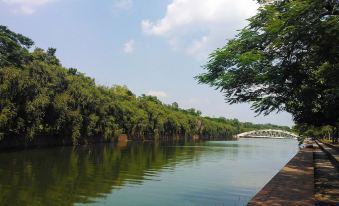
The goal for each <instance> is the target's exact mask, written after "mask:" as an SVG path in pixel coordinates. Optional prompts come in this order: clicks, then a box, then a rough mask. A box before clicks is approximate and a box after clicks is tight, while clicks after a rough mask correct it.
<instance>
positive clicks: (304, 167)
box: [247, 141, 339, 206]
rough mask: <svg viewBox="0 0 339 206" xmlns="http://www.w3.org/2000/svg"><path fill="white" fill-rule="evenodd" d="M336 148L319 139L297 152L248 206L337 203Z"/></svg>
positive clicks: (323, 205) (338, 196)
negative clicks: (309, 146)
mask: <svg viewBox="0 0 339 206" xmlns="http://www.w3.org/2000/svg"><path fill="white" fill-rule="evenodd" d="M337 157H338V151H337V150H334V149H333V148H331V147H328V146H327V145H324V144H323V143H321V142H317V141H316V144H315V143H314V144H313V146H312V147H311V148H303V149H301V150H300V151H299V152H298V154H296V155H295V156H294V157H293V158H292V159H291V160H290V161H289V162H288V163H287V164H286V165H285V166H284V167H283V168H282V169H281V170H280V171H279V172H278V173H277V174H276V175H275V176H274V177H273V178H272V179H271V180H270V182H268V183H267V184H266V185H265V186H264V187H263V189H262V190H261V191H260V192H258V193H257V194H256V195H255V196H254V197H253V198H252V199H251V201H250V202H249V203H248V204H247V206H272V205H277V206H280V205H286V206H287V205H297V206H314V205H317V206H332V205H338V204H339V178H338V177H339V172H338V168H337V166H338V164H337V162H336V159H337Z"/></svg>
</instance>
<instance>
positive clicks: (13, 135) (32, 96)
mask: <svg viewBox="0 0 339 206" xmlns="http://www.w3.org/2000/svg"><path fill="white" fill-rule="evenodd" d="M33 45H34V42H33V41H32V40H31V39H29V38H27V37H25V36H23V35H21V34H17V33H15V32H13V31H11V30H9V29H8V28H7V27H6V26H0V148H1V147H18V146H20V147H27V146H39V145H79V144H88V143H92V142H109V141H116V140H117V138H118V136H119V135H121V134H126V135H127V136H128V137H129V139H133V140H154V139H160V140H164V139H183V138H193V137H194V136H198V137H200V138H202V139H230V138H232V137H233V135H235V134H237V133H240V132H243V131H248V130H252V129H262V128H276V129H283V130H289V128H288V127H285V126H276V125H271V124H266V125H261V124H252V123H241V122H239V121H238V120H236V119H225V118H210V117H202V116H201V112H200V111H197V110H195V109H181V108H179V106H178V104H177V103H173V104H171V105H166V104H163V103H162V102H161V101H160V100H158V99H157V98H156V97H154V96H146V95H141V96H136V95H135V94H133V93H132V92H131V91H130V90H129V89H128V88H127V87H126V86H113V87H107V86H101V85H96V83H95V81H94V79H93V78H90V77H88V76H86V75H85V74H83V73H81V72H79V71H78V70H77V69H75V68H65V67H63V66H62V65H61V63H60V61H59V59H58V58H57V57H56V56H55V52H56V49H54V48H49V49H48V50H47V51H44V50H43V49H41V48H35V49H31V48H32V46H33Z"/></svg>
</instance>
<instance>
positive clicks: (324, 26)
mask: <svg viewBox="0 0 339 206" xmlns="http://www.w3.org/2000/svg"><path fill="white" fill-rule="evenodd" d="M259 3H263V4H262V5H261V7H260V8H259V12H258V13H257V14H256V15H255V16H253V17H252V18H250V19H249V25H248V26H247V27H245V28H244V29H242V30H241V31H240V33H239V34H238V35H237V37H236V38H235V39H232V40H230V41H229V42H228V43H227V45H226V46H225V47H223V48H220V49H217V50H215V51H214V52H213V53H212V54H211V55H210V59H209V61H208V63H207V64H206V65H205V67H204V68H205V69H206V73H204V74H201V75H199V76H198V77H196V78H197V79H198V81H199V82H200V83H206V84H209V85H211V86H212V87H215V88H216V89H218V90H220V91H221V92H223V94H224V96H225V99H226V101H227V102H228V103H239V102H251V103H252V106H253V109H255V111H256V112H257V113H258V114H260V113H263V114H265V115H267V114H269V113H271V112H272V111H282V110H285V111H287V112H290V113H291V114H292V115H293V117H294V120H295V122H297V123H303V124H305V123H306V124H309V125H315V126H322V125H332V126H337V127H338V125H339V113H338V112H339V65H338V58H339V55H338V45H339V35H338V33H339V16H338V14H339V3H338V1H336V0H281V1H266V0H261V1H259Z"/></svg>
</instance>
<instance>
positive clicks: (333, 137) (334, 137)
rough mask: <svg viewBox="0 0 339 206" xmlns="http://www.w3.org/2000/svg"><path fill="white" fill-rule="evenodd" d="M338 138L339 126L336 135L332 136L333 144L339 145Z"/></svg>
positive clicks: (336, 128)
mask: <svg viewBox="0 0 339 206" xmlns="http://www.w3.org/2000/svg"><path fill="white" fill-rule="evenodd" d="M338 137H339V124H336V125H335V129H334V134H333V136H332V143H334V144H338Z"/></svg>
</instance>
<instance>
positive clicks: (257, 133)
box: [236, 129, 298, 139]
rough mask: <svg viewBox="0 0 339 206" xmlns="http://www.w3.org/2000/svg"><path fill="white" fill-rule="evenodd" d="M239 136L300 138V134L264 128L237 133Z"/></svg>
mask: <svg viewBox="0 0 339 206" xmlns="http://www.w3.org/2000/svg"><path fill="white" fill-rule="evenodd" d="M236 136H237V138H275V139H286V138H287V139H295V138H298V135H296V134H294V133H292V132H288V131H284V130H276V129H262V130H253V131H249V132H244V133H241V134H238V135H236Z"/></svg>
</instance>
